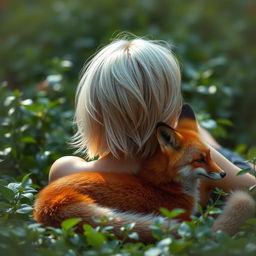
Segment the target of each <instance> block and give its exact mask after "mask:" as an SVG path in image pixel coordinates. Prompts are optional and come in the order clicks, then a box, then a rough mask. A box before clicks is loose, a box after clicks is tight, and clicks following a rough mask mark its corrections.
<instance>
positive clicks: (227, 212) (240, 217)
mask: <svg viewBox="0 0 256 256" xmlns="http://www.w3.org/2000/svg"><path fill="white" fill-rule="evenodd" d="M255 213H256V203H255V201H254V199H253V198H252V196H250V195H249V193H247V192H245V191H235V192H233V193H232V194H231V196H230V198H229V199H228V200H227V203H226V205H225V206H224V209H223V211H222V214H220V215H219V216H218V217H217V219H216V220H215V222H214V224H213V226H212V230H213V231H217V230H222V231H225V232H227V233H228V234H229V235H234V234H235V233H236V232H238V231H239V228H240V227H241V226H242V225H243V224H244V223H245V221H246V220H248V219H250V218H253V217H255Z"/></svg>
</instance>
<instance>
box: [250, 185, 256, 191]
mask: <svg viewBox="0 0 256 256" xmlns="http://www.w3.org/2000/svg"><path fill="white" fill-rule="evenodd" d="M255 189H256V185H253V186H251V187H249V189H248V190H249V191H250V192H251V191H253V190H255Z"/></svg>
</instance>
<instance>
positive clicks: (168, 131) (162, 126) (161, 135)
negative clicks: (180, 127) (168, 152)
mask: <svg viewBox="0 0 256 256" xmlns="http://www.w3.org/2000/svg"><path fill="white" fill-rule="evenodd" d="M156 129H157V140H158V143H159V145H160V147H161V149H162V150H163V149H165V148H166V147H171V148H173V149H175V150H179V149H180V147H181V141H180V140H181V135H180V134H179V133H178V132H177V131H175V130H174V129H173V128H172V127H170V126H169V125H168V124H166V123H163V122H160V123H158V124H157V126H156Z"/></svg>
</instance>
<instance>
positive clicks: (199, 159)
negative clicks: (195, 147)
mask: <svg viewBox="0 0 256 256" xmlns="http://www.w3.org/2000/svg"><path fill="white" fill-rule="evenodd" d="M193 162H197V163H201V164H202V163H205V159H204V158H203V157H201V158H198V159H195V160H194V161H193Z"/></svg>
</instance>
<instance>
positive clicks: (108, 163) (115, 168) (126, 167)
mask: <svg viewBox="0 0 256 256" xmlns="http://www.w3.org/2000/svg"><path fill="white" fill-rule="evenodd" d="M141 163H142V161H141V160H139V159H134V158H125V157H121V158H115V157H114V156H113V155H111V154H107V155H105V156H103V157H101V158H100V159H98V160H96V161H94V168H95V169H98V170H99V171H104V172H115V173H130V174H136V173H138V172H139V170H140V169H141Z"/></svg>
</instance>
